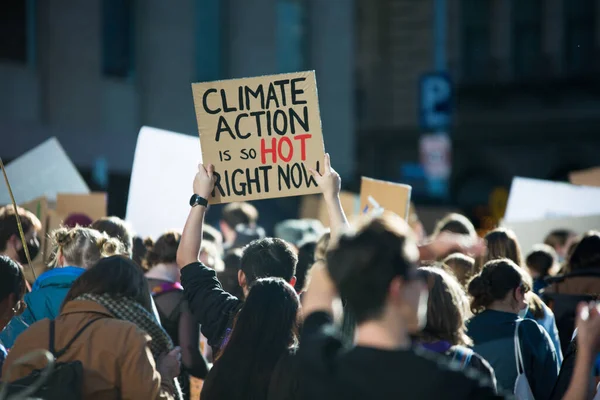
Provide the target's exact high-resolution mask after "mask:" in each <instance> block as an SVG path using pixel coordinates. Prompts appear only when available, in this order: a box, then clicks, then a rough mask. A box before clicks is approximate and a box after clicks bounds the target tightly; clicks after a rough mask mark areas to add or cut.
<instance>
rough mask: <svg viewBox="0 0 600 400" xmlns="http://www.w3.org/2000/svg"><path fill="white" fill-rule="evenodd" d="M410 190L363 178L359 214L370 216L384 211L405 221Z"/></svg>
mask: <svg viewBox="0 0 600 400" xmlns="http://www.w3.org/2000/svg"><path fill="white" fill-rule="evenodd" d="M411 190H412V188H411V187H410V186H409V185H403V184H400V183H393V182H387V181H380V180H377V179H371V178H365V177H364V176H363V177H362V178H361V183H360V212H361V214H370V213H378V212H380V211H383V210H386V211H391V212H393V213H395V214H397V215H398V216H400V217H402V218H404V219H407V218H408V210H409V208H410V194H411Z"/></svg>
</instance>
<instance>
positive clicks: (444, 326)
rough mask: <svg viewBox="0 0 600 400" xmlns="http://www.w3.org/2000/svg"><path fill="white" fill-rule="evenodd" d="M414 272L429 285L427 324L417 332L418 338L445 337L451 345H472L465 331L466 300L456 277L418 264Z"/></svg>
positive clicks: (438, 338) (423, 339) (435, 338)
mask: <svg viewBox="0 0 600 400" xmlns="http://www.w3.org/2000/svg"><path fill="white" fill-rule="evenodd" d="M418 274H419V275H420V276H421V277H422V278H424V280H425V282H427V286H428V288H429V299H428V303H427V325H426V326H425V329H423V331H422V332H421V333H420V338H421V340H422V341H424V342H435V341H438V340H445V341H447V342H449V343H450V344H451V345H453V346H456V345H462V346H470V345H471V344H473V343H472V341H471V339H470V338H469V337H468V336H467V334H466V333H465V330H466V328H465V320H466V316H467V313H468V311H467V310H468V299H467V296H466V295H465V292H464V290H463V288H462V287H461V286H460V284H459V283H458V281H457V280H456V278H455V277H454V276H452V275H450V274H449V273H447V272H446V271H444V270H443V269H441V268H436V267H421V268H419V269H418Z"/></svg>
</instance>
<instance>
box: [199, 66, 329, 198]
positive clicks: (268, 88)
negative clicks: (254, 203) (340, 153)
mask: <svg viewBox="0 0 600 400" xmlns="http://www.w3.org/2000/svg"><path fill="white" fill-rule="evenodd" d="M192 91H193V94H194V104H195V108H196V117H197V119H198V131H199V133H200V143H201V146H202V159H203V160H204V163H205V164H209V163H212V164H214V165H215V174H216V184H215V190H214V192H213V198H211V199H210V202H211V203H212V204H218V203H228V202H232V201H244V200H252V199H265V198H272V197H285V196H298V195H304V194H311V193H318V191H319V190H318V188H317V184H316V182H315V180H314V178H313V177H312V176H311V174H310V172H309V170H308V169H309V168H316V169H320V162H321V160H323V153H324V149H323V135H322V132H321V118H320V115H319V103H318V98H317V85H316V79H315V74H314V72H312V71H311V72H299V73H293V74H281V75H271V76H262V77H256V78H246V79H233V80H228V81H218V82H209V83H195V84H193V85H192Z"/></svg>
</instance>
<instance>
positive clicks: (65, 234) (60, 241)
mask: <svg viewBox="0 0 600 400" xmlns="http://www.w3.org/2000/svg"><path fill="white" fill-rule="evenodd" d="M51 236H52V240H53V241H54V243H56V245H57V246H58V247H64V246H65V245H67V244H68V243H69V242H71V239H72V237H73V235H72V232H71V229H68V228H65V227H62V228H58V229H55V230H54V231H52V233H51Z"/></svg>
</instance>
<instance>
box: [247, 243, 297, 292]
mask: <svg viewBox="0 0 600 400" xmlns="http://www.w3.org/2000/svg"><path fill="white" fill-rule="evenodd" d="M297 263H298V256H297V255H296V253H294V250H293V249H292V247H291V246H290V245H289V244H288V243H286V242H285V241H283V240H281V239H278V238H264V239H260V240H255V241H254V242H252V243H250V244H249V245H248V246H246V247H245V248H244V250H243V253H242V259H241V260H240V271H239V273H238V282H239V284H240V286H241V287H242V289H243V290H244V292H246V293H247V291H248V288H249V287H250V286H251V285H252V284H253V283H254V281H256V280H257V279H260V278H269V277H271V278H282V279H283V280H285V281H286V282H289V283H290V284H291V285H294V284H295V283H296V277H295V274H296V264H297Z"/></svg>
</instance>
